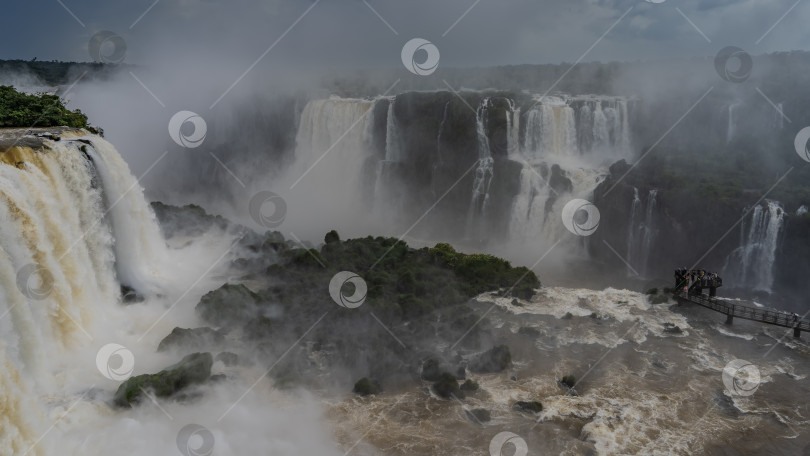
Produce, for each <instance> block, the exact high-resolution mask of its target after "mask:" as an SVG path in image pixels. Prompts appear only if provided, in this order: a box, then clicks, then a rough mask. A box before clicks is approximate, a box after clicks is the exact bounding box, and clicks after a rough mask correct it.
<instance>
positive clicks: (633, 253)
mask: <svg viewBox="0 0 810 456" xmlns="http://www.w3.org/2000/svg"><path fill="white" fill-rule="evenodd" d="M641 211H642V208H641V198H640V197H639V196H638V189H637V188H636V187H633V200H632V202H631V203H630V221H629V222H628V223H627V263H628V264H629V265H628V267H627V273H628V274H633V275H634V274H636V273H639V272H638V269H636V268H635V266H633V264H634V263H636V264H637V258H638V256H639V247H640V244H639V241H638V229H637V227H638V225H639V220H638V218H639V214H640V213H641ZM634 270H635V272H633V271H634Z"/></svg>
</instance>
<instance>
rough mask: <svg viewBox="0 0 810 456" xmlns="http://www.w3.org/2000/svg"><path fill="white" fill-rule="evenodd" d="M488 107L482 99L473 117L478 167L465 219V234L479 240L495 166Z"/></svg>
mask: <svg viewBox="0 0 810 456" xmlns="http://www.w3.org/2000/svg"><path fill="white" fill-rule="evenodd" d="M490 105H491V100H490V98H488V97H486V98H484V99H482V100H481V104H480V105H479V106H478V110H477V111H476V116H475V122H476V126H475V132H476V135H477V137H478V165H477V167H476V169H475V177H474V179H473V188H472V196H471V198H470V209H469V211H468V217H467V234H468V236H471V237H474V238H479V239H481V236H482V234H483V233H482V231H481V230H482V223H483V222H484V221H485V218H486V213H487V203H489V186H490V185H491V184H492V178H493V177H494V176H493V174H494V165H495V161H494V160H493V158H492V152H491V150H490V147H489V137H488V135H487V123H488V119H489V108H490Z"/></svg>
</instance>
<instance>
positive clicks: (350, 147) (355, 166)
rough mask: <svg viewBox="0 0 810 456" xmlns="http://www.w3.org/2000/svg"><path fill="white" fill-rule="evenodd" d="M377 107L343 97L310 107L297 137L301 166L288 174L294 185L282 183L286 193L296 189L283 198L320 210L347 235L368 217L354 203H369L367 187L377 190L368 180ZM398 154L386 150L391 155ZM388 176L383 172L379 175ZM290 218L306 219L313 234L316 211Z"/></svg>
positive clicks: (297, 162) (315, 102) (302, 221)
mask: <svg viewBox="0 0 810 456" xmlns="http://www.w3.org/2000/svg"><path fill="white" fill-rule="evenodd" d="M380 101H381V102H382V99H381V100H380ZM375 103H376V101H375V100H367V99H347V98H337V97H332V98H329V99H325V100H313V101H310V102H309V103H307V105H306V106H305V107H304V110H303V112H302V113H301V126H300V128H299V130H298V134H297V136H296V148H295V163H294V165H293V166H292V168H291V169H290V170H289V171H288V172H287V176H288V180H289V183H286V185H283V184H282V185H278V184H276V185H277V186H278V187H279V188H280V189H284V187H286V188H287V189H289V190H290V193H289V194H283V195H282V196H283V197H285V198H288V200H287V201H288V203H289V204H295V205H297V206H298V207H309V208H318V214H317V217H318V218H317V220H324V219H328V220H335V221H337V222H336V223H335V225H333V226H332V227H333V228H335V229H341V228H343V230H344V231H347V229H346V224H348V223H349V221H350V220H358V219H359V217H361V214H363V213H365V212H363V211H362V205H360V204H351V203H357V202H359V201H363V200H364V199H366V196H367V195H364V194H363V189H364V188H366V189H368V188H373V185H372V184H373V183H372V182H370V179H372V178H373V176H368V179H369V180H367V181H364V177H365V176H364V173H363V169H364V166H365V165H366V160H367V159H368V158H370V157H371V156H372V155H371V150H370V148H369V142H368V135H369V134H371V133H370V129H371V126H370V125H369V124H371V123H373V122H372V118H373V116H371V115H370V114H371V113H372V109H373V107H374V104H375ZM389 111H390V108H389ZM389 122H391V120H390V119H389ZM393 153H394V152H393V151H391V150H388V151H386V154H387V155H389V154H393ZM384 172H385V170H378V174H382V173H384ZM378 180H379V179H378ZM364 182H366V183H367V185H366V186H365V187H364ZM374 185H376V184H374ZM293 187H294V188H293ZM367 191H370V190H367ZM369 204H377V202H376V201H375V202H373V203H369ZM350 211H351V212H350ZM290 216H291V217H305V218H304V219H295V220H297V222H298V223H300V224H301V225H302V226H310V225H312V226H313V230H314V228H315V227H314V224H315V223H317V222H316V221H315V220H316V219H314V218H312V217H316V215H314V214H313V213H309V214H304V213H302V212H295V213H291V214H290ZM321 217H322V218H321ZM321 223H322V222H321ZM302 234H303V231H302ZM308 234H309V233H307V235H308ZM313 235H314V234H313Z"/></svg>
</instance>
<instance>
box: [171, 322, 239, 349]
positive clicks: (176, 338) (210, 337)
mask: <svg viewBox="0 0 810 456" xmlns="http://www.w3.org/2000/svg"><path fill="white" fill-rule="evenodd" d="M224 341H225V335H224V334H222V333H221V332H220V331H217V330H215V329H211V328H207V327H203V328H193V329H186V328H174V329H173V330H172V332H171V334H169V335H168V336H166V337H164V338H163V340H161V341H160V343H159V344H158V348H157V351H159V352H162V351H166V350H169V349H170V348H194V349H197V350H199V349H206V348H209V347H211V346H212V345H219V344H221V343H222V342H224Z"/></svg>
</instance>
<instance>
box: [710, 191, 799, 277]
mask: <svg viewBox="0 0 810 456" xmlns="http://www.w3.org/2000/svg"><path fill="white" fill-rule="evenodd" d="M784 220H785V211H784V210H783V209H782V206H781V205H780V204H779V202H777V201H768V202H767V204H766V205H765V206H763V205H757V206H755V207H754V210H753V211H752V212H751V215H750V217H748V218H747V220H746V221H744V222H743V223H742V224H741V226H740V246H739V247H737V248H736V249H735V250H734V251H733V252H732V253H731V254H730V255H729V256H728V258H727V260H726V264H725V266H724V267H723V274H724V275H725V276H726V277H727V281H728V282H729V283H730V284H733V285H734V286H735V287H739V288H750V289H754V290H761V291H767V292H770V291H771V287H772V285H773V277H774V275H773V265H774V262H775V261H776V253H777V248H778V246H779V234H780V233H781V232H782V228H783V226H784Z"/></svg>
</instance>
